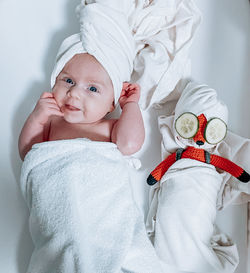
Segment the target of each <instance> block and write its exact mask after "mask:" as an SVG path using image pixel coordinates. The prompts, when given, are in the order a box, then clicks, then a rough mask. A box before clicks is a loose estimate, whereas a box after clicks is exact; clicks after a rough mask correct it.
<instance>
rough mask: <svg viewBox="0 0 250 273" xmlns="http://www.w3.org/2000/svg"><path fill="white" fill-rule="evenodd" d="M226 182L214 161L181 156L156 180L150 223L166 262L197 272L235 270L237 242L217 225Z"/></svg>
mask: <svg viewBox="0 0 250 273" xmlns="http://www.w3.org/2000/svg"><path fill="white" fill-rule="evenodd" d="M222 183H223V179H222V177H221V176H220V174H219V173H217V172H216V171H215V167H214V166H212V165H208V164H205V163H202V162H197V161H195V160H192V159H182V160H179V161H177V162H176V163H175V164H173V165H172V166H171V167H170V169H169V170H168V171H167V172H166V174H165V175H164V176H163V177H162V179H161V183H160V185H159V184H157V185H156V187H155V189H154V194H153V196H154V197H153V200H152V203H151V208H150V212H149V215H148V221H149V222H148V224H147V226H148V232H149V234H150V235H151V236H152V238H153V240H154V246H155V249H156V252H157V255H158V256H159V258H160V259H161V260H162V261H164V263H165V265H166V266H168V265H172V266H175V267H176V268H177V269H179V270H182V271H185V272H186V271H187V272H195V273H205V272H206V273H217V272H223V273H230V272H234V270H235V268H236V266H237V264H238V253H237V248H236V245H235V244H234V243H232V242H231V240H230V239H229V238H228V237H227V236H226V235H225V234H221V233H220V232H219V231H218V230H217V228H216V227H215V217H216V204H217V197H218V193H219V191H220V188H221V185H222Z"/></svg>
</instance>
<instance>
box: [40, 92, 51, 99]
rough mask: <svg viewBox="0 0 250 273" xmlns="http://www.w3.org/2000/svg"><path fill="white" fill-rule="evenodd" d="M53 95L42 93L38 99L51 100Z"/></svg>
mask: <svg viewBox="0 0 250 273" xmlns="http://www.w3.org/2000/svg"><path fill="white" fill-rule="evenodd" d="M53 97H54V96H53V94H52V93H50V92H43V93H42V95H41V97H40V99H45V98H53Z"/></svg>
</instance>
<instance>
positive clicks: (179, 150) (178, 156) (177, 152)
mask: <svg viewBox="0 0 250 273" xmlns="http://www.w3.org/2000/svg"><path fill="white" fill-rule="evenodd" d="M184 151H185V149H183V148H179V149H177V151H176V157H175V159H176V161H177V160H179V159H181V156H182V153H183V152H184Z"/></svg>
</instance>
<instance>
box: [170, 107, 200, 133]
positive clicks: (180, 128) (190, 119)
mask: <svg viewBox="0 0 250 273" xmlns="http://www.w3.org/2000/svg"><path fill="white" fill-rule="evenodd" d="M198 129H199V120H198V118H197V117H196V115H195V114H193V113H190V112H186V113H183V114H182V115H180V116H179V117H178V118H177V120H176V121H175V130H176V131H177V133H178V134H179V135H180V136H181V137H183V138H192V137H194V136H195V135H196V133H197V131H198Z"/></svg>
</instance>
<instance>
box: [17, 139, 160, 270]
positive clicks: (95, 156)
mask: <svg viewBox="0 0 250 273" xmlns="http://www.w3.org/2000/svg"><path fill="white" fill-rule="evenodd" d="M21 190H22V193H23V196H24V198H25V200H26V201H27V205H28V207H29V210H30V218H29V225H30V232H31V236H32V240H33V242H34V246H35V248H34V252H33V254H32V257H31V260H30V264H29V268H28V271H27V272H29V273H56V272H57V273H58V272H60V273H64V272H65V273H69V272H72V273H73V272H74V273H80V272H81V273H82V272H84V273H113V272H114V273H115V272H137V273H158V272H162V271H161V268H160V265H159V262H158V258H157V257H156V254H155V251H154V249H153V247H152V245H151V243H150V241H149V239H148V238H147V234H146V230H145V226H144V222H143V216H142V214H141V213H140V212H139V210H138V209H137V207H136V204H135V202H134V199H133V197H132V192H131V186H130V177H129V165H128V164H127V162H126V159H125V158H124V157H123V156H122V154H121V153H120V152H119V150H118V149H117V147H116V145H115V144H113V143H109V142H95V141H90V140H88V139H74V140H60V141H51V142H44V143H40V144H35V145H34V146H33V147H32V150H31V151H30V152H29V153H28V154H27V155H26V157H25V160H24V163H23V166H22V173H21Z"/></svg>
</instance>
